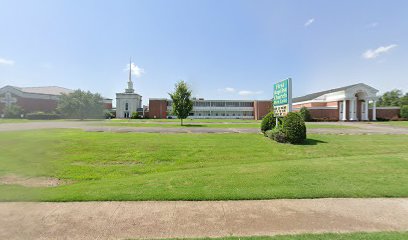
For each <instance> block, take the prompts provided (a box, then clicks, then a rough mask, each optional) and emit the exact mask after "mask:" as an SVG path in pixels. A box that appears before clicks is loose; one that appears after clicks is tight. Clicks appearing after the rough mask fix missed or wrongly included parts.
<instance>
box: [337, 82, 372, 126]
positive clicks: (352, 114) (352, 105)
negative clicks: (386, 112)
mask: <svg viewBox="0 0 408 240" xmlns="http://www.w3.org/2000/svg"><path fill="white" fill-rule="evenodd" d="M377 92H378V90H376V89H374V88H372V87H369V86H367V85H365V84H357V85H356V86H355V87H352V88H349V89H345V90H344V91H343V92H342V93H340V94H338V97H340V98H342V99H339V100H340V101H339V105H340V106H339V120H341V121H369V120H372V121H375V120H377V118H376V112H377V109H376V104H377ZM370 102H371V103H372V106H373V108H372V112H373V113H372V117H371V119H369V103H370Z"/></svg>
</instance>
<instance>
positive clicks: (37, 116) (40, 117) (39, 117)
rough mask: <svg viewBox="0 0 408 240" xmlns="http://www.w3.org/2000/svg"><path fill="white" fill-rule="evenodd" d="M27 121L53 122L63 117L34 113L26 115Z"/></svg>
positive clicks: (53, 114) (54, 114)
mask: <svg viewBox="0 0 408 240" xmlns="http://www.w3.org/2000/svg"><path fill="white" fill-rule="evenodd" d="M26 118H27V119H30V120H52V119H59V118H61V116H60V115H59V114H56V113H45V112H33V113H28V114H27V115H26Z"/></svg>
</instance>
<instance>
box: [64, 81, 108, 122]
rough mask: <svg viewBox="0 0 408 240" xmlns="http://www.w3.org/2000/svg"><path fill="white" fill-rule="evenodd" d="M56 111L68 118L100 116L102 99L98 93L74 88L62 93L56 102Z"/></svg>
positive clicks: (101, 114)
mask: <svg viewBox="0 0 408 240" xmlns="http://www.w3.org/2000/svg"><path fill="white" fill-rule="evenodd" d="M57 109H58V111H59V112H60V113H61V114H63V115H64V116H65V117H68V118H79V119H81V120H83V119H85V118H102V117H103V116H104V112H103V99H102V97H101V95H100V94H99V93H91V92H89V91H87V92H86V91H82V90H80V89H78V90H75V91H74V92H72V93H69V94H62V95H61V97H60V99H59V102H58V108H57Z"/></svg>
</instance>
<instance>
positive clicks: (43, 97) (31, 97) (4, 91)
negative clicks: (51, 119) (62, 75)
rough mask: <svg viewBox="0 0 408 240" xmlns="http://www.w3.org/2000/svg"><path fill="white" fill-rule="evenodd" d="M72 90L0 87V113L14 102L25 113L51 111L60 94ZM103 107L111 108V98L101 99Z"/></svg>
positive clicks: (54, 108)
mask: <svg viewBox="0 0 408 240" xmlns="http://www.w3.org/2000/svg"><path fill="white" fill-rule="evenodd" d="M73 91H74V90H71V89H67V88H63V87H56V86H50V87H14V86H5V87H3V88H0V113H1V112H3V109H4V107H5V106H8V105H11V104H16V105H18V106H20V107H22V108H23V109H24V112H25V113H31V112H38V111H41V112H53V111H55V110H56V108H57V105H58V100H59V97H60V96H61V94H63V93H65V94H68V93H71V92H73ZM103 103H104V107H105V109H112V99H109V98H104V99H103Z"/></svg>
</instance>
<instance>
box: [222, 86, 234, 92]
mask: <svg viewBox="0 0 408 240" xmlns="http://www.w3.org/2000/svg"><path fill="white" fill-rule="evenodd" d="M224 91H226V92H231V93H232V92H235V88H232V87H226V88H225V89H224Z"/></svg>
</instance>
